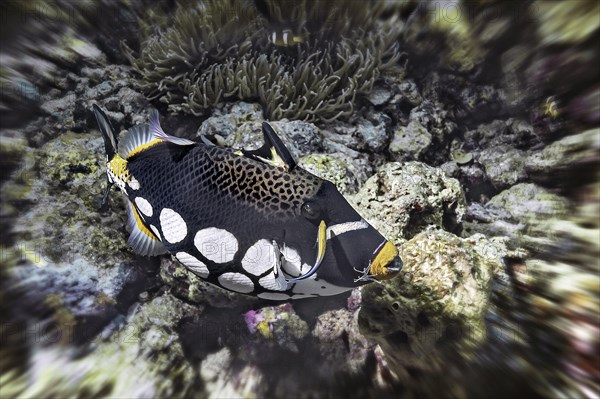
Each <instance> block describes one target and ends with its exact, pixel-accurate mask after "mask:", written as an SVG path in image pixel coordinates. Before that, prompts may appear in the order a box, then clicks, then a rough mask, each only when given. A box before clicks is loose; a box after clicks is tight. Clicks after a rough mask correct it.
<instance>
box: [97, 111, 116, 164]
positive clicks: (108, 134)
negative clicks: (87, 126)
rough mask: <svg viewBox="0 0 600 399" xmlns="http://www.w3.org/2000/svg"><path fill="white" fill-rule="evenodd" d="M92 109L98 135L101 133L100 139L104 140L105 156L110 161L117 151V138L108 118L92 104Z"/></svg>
mask: <svg viewBox="0 0 600 399" xmlns="http://www.w3.org/2000/svg"><path fill="white" fill-rule="evenodd" d="M92 109H93V110H94V115H95V116H96V122H98V127H99V128H100V133H102V137H103V138H104V149H105V151H106V156H107V157H108V159H109V160H111V159H112V158H113V156H114V155H115V152H116V150H117V137H116V135H115V129H113V127H112V125H111V123H110V121H109V120H108V117H107V116H106V114H105V113H104V111H102V109H101V108H100V107H99V106H97V105H96V104H94V105H92Z"/></svg>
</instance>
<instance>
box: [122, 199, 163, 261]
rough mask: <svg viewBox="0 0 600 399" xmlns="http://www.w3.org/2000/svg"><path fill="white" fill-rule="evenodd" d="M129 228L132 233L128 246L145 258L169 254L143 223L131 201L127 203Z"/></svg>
mask: <svg viewBox="0 0 600 399" xmlns="http://www.w3.org/2000/svg"><path fill="white" fill-rule="evenodd" d="M127 228H128V229H129V231H130V232H131V233H130V235H129V239H128V240H127V244H129V246H131V248H132V249H133V251H134V252H135V253H137V254H140V255H143V256H158V255H162V254H165V253H167V248H165V246H164V245H163V243H162V242H160V240H159V239H158V237H156V236H155V235H154V233H153V232H152V231H150V229H148V227H146V225H145V224H144V222H143V221H142V218H141V217H140V214H139V213H138V211H137V209H135V207H134V206H133V204H132V203H131V201H129V200H128V201H127Z"/></svg>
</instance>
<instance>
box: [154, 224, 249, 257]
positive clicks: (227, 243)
mask: <svg viewBox="0 0 600 399" xmlns="http://www.w3.org/2000/svg"><path fill="white" fill-rule="evenodd" d="M163 233H164V229H163ZM194 245H195V246H196V248H198V251H200V253H201V254H202V255H204V257H205V258H206V259H210V260H212V261H213V262H216V263H226V262H231V261H232V260H233V258H234V257H235V254H236V253H237V251H238V241H237V240H236V238H235V236H234V235H233V234H231V233H230V232H228V231H227V230H223V229H218V228H216V227H208V228H206V229H202V230H199V231H198V232H197V233H196V236H195V237H194Z"/></svg>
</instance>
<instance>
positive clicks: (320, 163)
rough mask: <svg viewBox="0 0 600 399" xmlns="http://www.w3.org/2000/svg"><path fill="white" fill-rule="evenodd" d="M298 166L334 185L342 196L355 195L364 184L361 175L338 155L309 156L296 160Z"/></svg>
mask: <svg viewBox="0 0 600 399" xmlns="http://www.w3.org/2000/svg"><path fill="white" fill-rule="evenodd" d="M298 165H299V166H300V167H302V168H304V169H306V170H307V171H309V172H311V173H312V174H314V175H316V176H319V177H320V178H322V179H325V180H329V181H330V182H332V183H333V184H335V185H336V187H337V188H338V190H340V192H341V193H342V194H350V193H355V192H356V191H357V190H358V187H359V186H360V185H361V184H362V183H364V180H363V179H362V175H363V174H362V173H361V171H360V170H357V168H356V166H355V165H354V164H353V163H349V162H348V161H347V160H346V159H345V158H344V157H342V156H340V155H338V154H310V155H306V156H303V157H302V158H300V159H299V160H298Z"/></svg>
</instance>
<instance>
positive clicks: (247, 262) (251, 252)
mask: <svg viewBox="0 0 600 399" xmlns="http://www.w3.org/2000/svg"><path fill="white" fill-rule="evenodd" d="M278 257H279V251H276V250H275V247H274V246H273V244H272V243H271V241H269V240H264V239H263V240H258V241H257V242H256V243H255V244H254V245H252V246H251V247H250V248H248V250H247V251H246V254H245V255H244V258H243V259H242V267H243V268H244V270H246V271H247V272H248V273H250V274H253V275H255V276H260V275H261V274H263V273H264V272H266V271H267V270H273V267H275V265H276V264H277V262H278V261H279V259H277V258H278Z"/></svg>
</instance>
